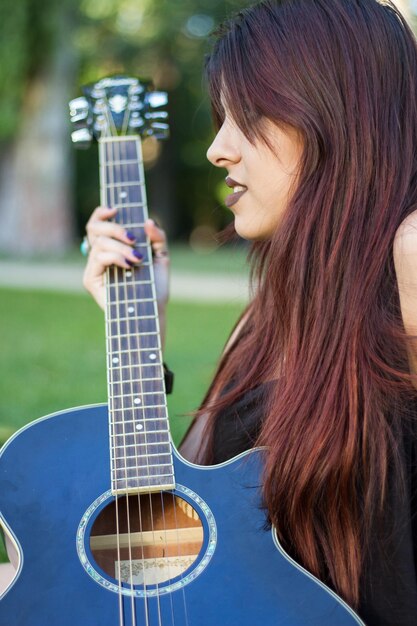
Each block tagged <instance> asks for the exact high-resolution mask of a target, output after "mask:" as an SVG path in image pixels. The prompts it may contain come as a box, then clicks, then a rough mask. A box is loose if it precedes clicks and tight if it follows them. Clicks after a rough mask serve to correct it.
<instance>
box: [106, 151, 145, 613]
mask: <svg viewBox="0 0 417 626" xmlns="http://www.w3.org/2000/svg"><path fill="white" fill-rule="evenodd" d="M121 142H122V140H119V141H118V147H119V148H120V143H121ZM123 143H124V141H123ZM119 157H120V152H119ZM113 161H115V158H113ZM121 182H123V181H121ZM121 187H122V189H121V190H120V194H121V193H123V194H125V193H126V191H125V187H123V186H122V185H121ZM127 193H129V192H127ZM124 197H125V196H124V195H123V197H122V196H120V198H119V199H118V200H119V202H118V204H120V205H121V218H120V219H119V221H120V222H121V225H123V226H125V223H126V215H125V213H126V214H127V211H128V210H127V209H125V207H124V206H123V204H124V202H123V200H124ZM128 200H130V198H128ZM127 204H129V202H128V203H127ZM119 215H120V213H119ZM122 272H123V277H124V281H123V284H124V286H125V290H126V289H127V278H128V276H127V274H128V273H129V274H130V276H135V275H136V273H137V269H134V268H133V267H132V269H131V270H122ZM122 289H123V287H121V285H120V284H117V300H118V301H120V292H121V290H122ZM124 300H125V308H126V300H127V299H126V296H125V298H124ZM119 312H120V309H119ZM125 318H126V319H125V322H124V324H125V326H126V344H127V350H126V352H127V354H128V355H129V362H130V360H131V359H130V350H131V336H132V328H131V325H130V322H129V320H128V316H127V315H125ZM119 334H121V333H119ZM120 357H121V358H122V355H121V354H120ZM122 380H123V378H122ZM129 385H130V396H131V397H130V404H131V405H132V407H133V405H134V401H133V400H134V390H133V385H134V381H133V370H132V368H130V379H129ZM139 386H140V387H141V385H140V383H139ZM127 389H128V386H126V393H127ZM139 393H140V392H139ZM121 395H122V403H123V404H124V398H125V388H124V387H123V388H122V394H121ZM141 395H142V398H143V393H142V394H141ZM132 410H133V409H132ZM123 415H124V413H123ZM122 421H123V422H124V419H123V417H122ZM132 436H133V438H134V448H135V460H136V459H137V457H138V456H139V454H138V443H137V437H136V433H135V434H133V435H132ZM125 459H126V454H125ZM126 462H127V459H126V460H125V463H126ZM136 464H137V463H135V465H136ZM137 472H138V471H137V470H135V472H134V473H135V474H137ZM127 497H128V496H127ZM137 500H138V513H139V520H138V521H139V537H141V536H142V535H143V532H144V531H143V520H142V512H141V505H140V493H139V490H138V493H137ZM127 515H128V518H129V516H130V507H129V506H128V509H127ZM129 526H130V521H129ZM129 543H131V540H130V528H129ZM132 565H133V564H132V558H131V555H130V573H131V598H132V600H131V601H132V602H133V603H134V589H132V585H133V567H132ZM142 572H143V589H144V603H143V604H144V613H145V622H146V624H147V625H148V624H149V605H148V597H147V594H146V588H147V583H146V576H145V574H146V560H145V553H144V548H143V543H142ZM132 592H133V593H132ZM132 615H133V611H132Z"/></svg>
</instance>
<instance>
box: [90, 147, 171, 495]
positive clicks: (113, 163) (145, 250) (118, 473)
mask: <svg viewBox="0 0 417 626" xmlns="http://www.w3.org/2000/svg"><path fill="white" fill-rule="evenodd" d="M99 161H100V188H101V204H102V206H108V207H112V208H117V209H118V210H117V214H116V217H115V218H114V221H116V222H117V223H118V224H121V225H123V226H124V227H125V228H126V229H128V230H129V231H130V232H132V233H133V234H134V236H135V239H136V241H135V247H136V249H137V250H138V251H139V252H140V253H141V254H142V256H143V261H142V262H141V264H140V265H139V266H134V267H132V268H131V269H130V270H125V269H121V268H118V267H116V266H112V267H110V268H109V269H108V270H107V275H106V294H107V302H106V343H107V372H108V396H109V421H110V458H111V484H112V491H113V493H114V494H121V493H140V492H152V491H160V490H162V489H169V488H172V487H173V486H174V485H175V481H174V470H173V460H172V452H171V442H170V434H169V421H168V412H167V404H166V395H165V384H164V372H163V363H162V352H161V340H160V332H159V321H158V309H157V301H156V292H155V281H154V274H153V265H152V251H151V246H150V243H149V240H148V238H147V236H146V234H145V231H144V222H145V221H146V219H147V217H148V209H147V201H146V189H145V177H144V170H143V160H142V144H141V141H140V139H139V138H137V137H111V138H105V139H101V140H100V142H99Z"/></svg>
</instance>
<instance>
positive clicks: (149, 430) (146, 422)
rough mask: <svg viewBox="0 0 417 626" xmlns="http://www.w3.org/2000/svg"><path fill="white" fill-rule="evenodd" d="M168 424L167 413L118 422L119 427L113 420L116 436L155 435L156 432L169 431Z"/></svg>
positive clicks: (113, 429)
mask: <svg viewBox="0 0 417 626" xmlns="http://www.w3.org/2000/svg"><path fill="white" fill-rule="evenodd" d="M168 426H169V423H168V418H167V415H166V413H165V415H157V416H155V417H154V418H148V419H140V418H138V419H137V420H136V421H135V422H131V421H129V423H125V422H118V425H117V428H116V424H115V423H114V422H113V428H112V432H113V435H114V437H118V436H119V435H120V436H123V435H154V434H156V433H168V432H169V429H168ZM138 427H140V429H139V428H138Z"/></svg>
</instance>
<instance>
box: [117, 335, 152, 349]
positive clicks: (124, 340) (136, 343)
mask: <svg viewBox="0 0 417 626" xmlns="http://www.w3.org/2000/svg"><path fill="white" fill-rule="evenodd" d="M115 342H117V346H118V348H119V349H125V348H126V349H128V350H138V349H140V350H159V351H160V350H161V343H160V341H159V338H158V337H152V335H147V336H146V337H145V338H144V340H143V341H142V337H139V336H138V335H118V334H115V335H112V336H109V337H108V342H107V345H110V343H111V344H112V345H114V343H115ZM144 344H148V345H144Z"/></svg>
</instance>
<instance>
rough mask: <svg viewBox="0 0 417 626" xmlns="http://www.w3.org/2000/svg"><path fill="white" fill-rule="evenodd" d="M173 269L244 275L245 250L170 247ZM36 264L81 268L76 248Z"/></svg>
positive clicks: (231, 246) (43, 257)
mask: <svg viewBox="0 0 417 626" xmlns="http://www.w3.org/2000/svg"><path fill="white" fill-rule="evenodd" d="M169 250H170V256H171V261H172V267H173V268H174V269H175V270H176V271H180V272H193V273H198V274H212V273H215V274H225V275H230V274H242V273H243V274H247V273H248V267H247V265H246V256H247V246H246V245H245V244H244V243H243V242H238V243H230V244H228V245H224V246H221V247H220V248H217V249H216V250H207V249H206V250H203V249H201V250H200V251H195V250H192V249H191V248H190V246H189V245H188V244H185V243H184V244H181V243H173V244H171V245H170V246H169ZM0 260H16V261H19V260H22V261H23V262H24V261H25V260H26V261H27V259H25V258H23V259H15V258H13V257H11V256H10V255H4V254H3V255H1V254H0ZM30 260H31V261H33V262H35V263H60V264H72V263H77V264H79V265H83V264H84V260H83V258H82V256H81V254H80V251H79V249H78V247H76V248H74V249H72V250H70V251H69V252H67V253H65V254H64V255H63V256H61V257H56V256H54V257H51V256H47V255H39V256H36V257H35V258H33V259H30Z"/></svg>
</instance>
